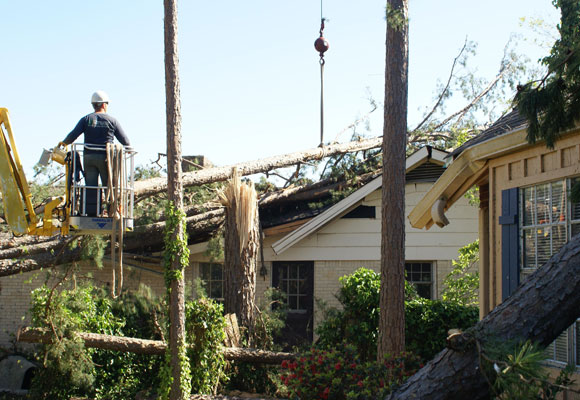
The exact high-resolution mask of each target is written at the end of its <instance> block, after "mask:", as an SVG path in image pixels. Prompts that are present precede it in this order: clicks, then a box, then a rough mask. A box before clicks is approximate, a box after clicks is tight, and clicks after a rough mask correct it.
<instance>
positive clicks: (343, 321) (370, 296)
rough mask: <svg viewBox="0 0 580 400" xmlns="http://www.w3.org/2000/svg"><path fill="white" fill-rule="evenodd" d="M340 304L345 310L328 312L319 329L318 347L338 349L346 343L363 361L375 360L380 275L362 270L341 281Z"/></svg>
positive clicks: (342, 278)
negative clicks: (354, 348) (351, 346)
mask: <svg viewBox="0 0 580 400" xmlns="http://www.w3.org/2000/svg"><path fill="white" fill-rule="evenodd" d="M340 283H341V288H340V291H339V292H338V296H337V298H338V301H339V302H340V304H341V305H342V307H343V309H342V310H340V311H338V310H328V311H327V312H326V317H325V319H324V322H323V323H322V324H320V326H319V327H317V328H316V333H317V334H318V335H319V338H318V342H317V344H318V345H319V346H321V347H323V348H333V347H338V346H339V344H340V343H341V342H342V341H343V340H344V341H346V343H349V344H352V345H354V346H355V347H356V348H357V351H358V354H359V355H360V357H361V359H362V360H364V361H367V360H372V359H375V358H376V347H377V345H376V343H377V337H378V326H379V294H380V288H381V280H380V276H379V274H377V273H376V272H374V271H372V270H370V269H366V268H359V269H357V270H356V271H355V272H354V273H352V274H351V275H346V276H343V277H341V278H340Z"/></svg>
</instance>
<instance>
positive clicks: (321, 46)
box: [314, 0, 330, 147]
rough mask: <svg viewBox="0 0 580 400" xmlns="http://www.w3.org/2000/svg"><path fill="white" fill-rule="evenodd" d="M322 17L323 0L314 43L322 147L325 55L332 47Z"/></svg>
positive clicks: (322, 142) (321, 144)
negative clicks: (317, 34) (318, 31)
mask: <svg viewBox="0 0 580 400" xmlns="http://www.w3.org/2000/svg"><path fill="white" fill-rule="evenodd" d="M322 15H323V14H322V0H320V36H319V37H318V38H317V39H316V40H315V41H314V48H315V49H316V51H318V53H319V54H320V60H319V63H320V147H322V146H323V145H324V63H325V61H324V53H325V52H326V50H328V48H329V47H330V44H329V43H328V41H327V40H326V39H325V38H324V36H323V31H324V21H326V18H324V17H323V16H322Z"/></svg>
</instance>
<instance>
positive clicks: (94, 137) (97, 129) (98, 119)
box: [63, 113, 130, 153]
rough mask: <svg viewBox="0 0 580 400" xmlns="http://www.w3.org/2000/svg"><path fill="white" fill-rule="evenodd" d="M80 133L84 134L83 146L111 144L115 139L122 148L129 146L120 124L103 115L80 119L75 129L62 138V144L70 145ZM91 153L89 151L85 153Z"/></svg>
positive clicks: (89, 115) (93, 114)
mask: <svg viewBox="0 0 580 400" xmlns="http://www.w3.org/2000/svg"><path fill="white" fill-rule="evenodd" d="M81 133H84V134H85V144H96V145H106V144H107V143H113V142H114V140H115V138H117V140H118V141H119V143H121V144H122V145H124V146H130V144H129V139H128V138H127V135H125V132H124V131H123V128H121V124H119V121H117V120H116V119H115V118H114V117H111V116H110V115H109V114H105V113H91V114H88V115H85V116H84V117H82V118H81V119H80V121H79V122H78V124H77V125H76V126H75V128H74V129H73V130H72V131H71V132H70V133H69V134H68V135H67V137H66V138H64V140H63V142H64V143H66V144H71V143H72V142H74V141H75V140H76V139H77V138H78V137H79V136H80V135H81ZM89 152H90V153H92V152H94V151H91V150H89V149H86V150H85V153H89Z"/></svg>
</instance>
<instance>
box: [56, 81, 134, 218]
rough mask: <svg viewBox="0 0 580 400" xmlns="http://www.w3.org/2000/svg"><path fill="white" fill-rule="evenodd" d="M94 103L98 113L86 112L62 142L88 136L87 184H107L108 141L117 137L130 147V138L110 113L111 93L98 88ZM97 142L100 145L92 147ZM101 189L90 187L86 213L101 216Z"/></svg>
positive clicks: (71, 141)
mask: <svg viewBox="0 0 580 400" xmlns="http://www.w3.org/2000/svg"><path fill="white" fill-rule="evenodd" d="M91 104H92V105H93V109H94V110H95V112H93V113H91V114H88V115H85V116H84V117H82V118H81V119H80V121H79V122H78V124H77V125H76V126H75V128H74V129H73V130H72V131H71V132H70V133H69V134H68V135H67V137H66V138H64V140H63V141H62V143H64V144H67V145H69V144H71V143H73V142H74V141H75V140H76V139H77V138H78V137H79V136H80V135H81V133H84V135H85V145H88V147H87V146H85V149H84V153H83V164H84V166H83V167H84V173H85V184H86V185H87V186H91V187H96V186H98V185H99V177H100V178H101V184H102V185H103V186H107V182H108V180H109V178H108V176H109V173H108V168H107V153H106V150H105V148H106V144H107V143H113V142H114V140H115V139H114V138H117V140H118V141H119V142H120V143H121V144H122V145H124V146H130V144H129V139H128V138H127V135H125V132H124V131H123V128H121V124H119V121H117V120H116V119H115V118H113V117H112V116H110V115H109V114H107V109H108V107H109V96H108V95H107V93H105V92H103V91H102V90H97V91H96V92H95V93H93V95H92V97H91ZM91 145H96V146H95V147H96V148H90V147H91ZM98 196H99V192H98V190H97V189H87V193H86V200H85V201H86V214H87V215H89V216H96V215H97V199H98Z"/></svg>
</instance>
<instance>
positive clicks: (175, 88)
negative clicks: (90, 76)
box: [163, 0, 190, 400]
mask: <svg viewBox="0 0 580 400" xmlns="http://www.w3.org/2000/svg"><path fill="white" fill-rule="evenodd" d="M163 6H164V12H165V19H164V39H165V40H164V41H165V101H166V105H165V111H166V118H167V121H166V124H167V197H168V199H169V202H170V204H171V205H172V206H173V207H174V209H175V211H176V213H177V216H179V215H181V213H182V212H183V181H182V171H181V160H182V157H181V101H180V97H179V96H180V94H179V72H178V64H179V59H178V51H177V0H164V1H163ZM172 225H174V226H172ZM166 237H168V238H169V240H170V242H171V243H174V244H176V247H175V248H173V249H166V251H169V252H171V253H172V254H170V256H171V261H170V262H171V265H170V266H167V265H166V266H165V268H169V269H170V271H171V278H170V283H169V286H170V287H169V288H168V289H169V290H170V294H169V322H170V326H169V352H170V356H171V361H170V366H171V376H172V377H173V380H172V382H171V389H170V392H169V398H170V399H171V400H185V399H186V398H188V397H189V393H188V391H187V390H186V389H184V387H187V386H188V384H187V385H185V384H184V381H185V380H189V379H190V377H189V376H187V375H188V374H184V370H183V361H182V360H181V357H182V355H183V354H182V353H183V348H184V347H185V346H186V337H185V277H184V275H183V271H184V269H185V267H186V266H187V264H188V261H187V256H186V255H184V254H183V252H184V251H185V249H184V248H183V246H185V243H186V242H187V239H186V233H185V226H184V223H183V221H182V220H181V219H180V218H178V220H177V221H176V223H175V224H170V225H169V226H167V225H166Z"/></svg>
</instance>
